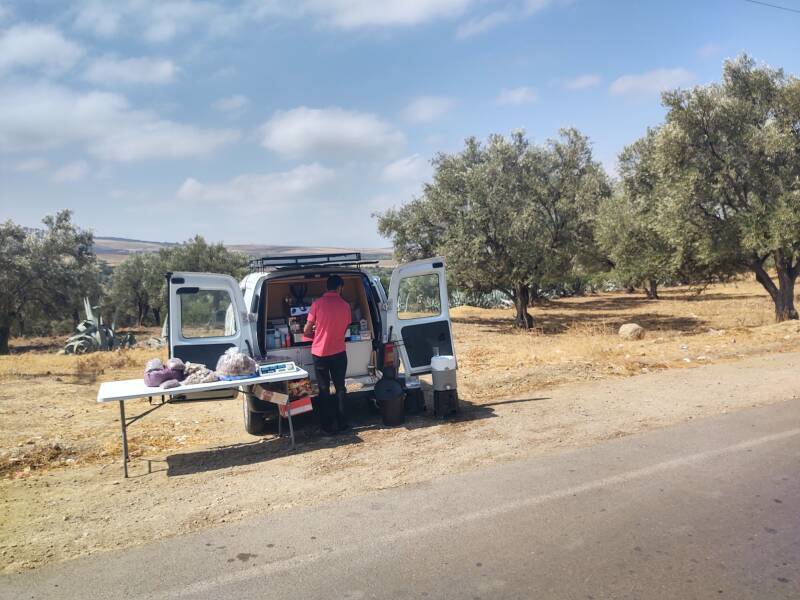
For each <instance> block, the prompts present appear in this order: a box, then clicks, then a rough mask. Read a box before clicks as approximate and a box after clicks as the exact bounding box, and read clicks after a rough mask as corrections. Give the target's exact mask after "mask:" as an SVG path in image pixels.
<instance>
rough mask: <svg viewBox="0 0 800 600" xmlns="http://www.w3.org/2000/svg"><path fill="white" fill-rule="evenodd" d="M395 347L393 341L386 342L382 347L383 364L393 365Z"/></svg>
mask: <svg viewBox="0 0 800 600" xmlns="http://www.w3.org/2000/svg"><path fill="white" fill-rule="evenodd" d="M394 353H395V348H394V344H393V343H388V344H386V345H384V347H383V366H384V367H394Z"/></svg>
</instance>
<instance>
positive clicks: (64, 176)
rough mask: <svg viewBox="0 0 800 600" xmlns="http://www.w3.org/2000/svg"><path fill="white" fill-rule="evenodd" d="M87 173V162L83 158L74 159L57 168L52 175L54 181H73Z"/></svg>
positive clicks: (78, 179)
mask: <svg viewBox="0 0 800 600" xmlns="http://www.w3.org/2000/svg"><path fill="white" fill-rule="evenodd" d="M88 174H89V163H87V162H86V161H85V160H76V161H73V162H71V163H67V164H66V165H64V166H63V167H61V168H60V169H57V170H56V171H55V172H54V173H53V175H52V177H51V178H50V179H52V180H53V181H55V182H56V183H74V182H76V181H80V180H81V179H83V178H84V177H86V176H87V175H88Z"/></svg>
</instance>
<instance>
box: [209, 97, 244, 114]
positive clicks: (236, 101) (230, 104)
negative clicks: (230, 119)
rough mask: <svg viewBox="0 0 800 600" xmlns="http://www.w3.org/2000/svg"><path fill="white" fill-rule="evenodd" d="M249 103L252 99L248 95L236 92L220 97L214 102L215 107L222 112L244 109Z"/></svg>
mask: <svg viewBox="0 0 800 600" xmlns="http://www.w3.org/2000/svg"><path fill="white" fill-rule="evenodd" d="M249 103H250V100H249V99H248V98H247V96H242V95H241V94H236V95H234V96H227V97H226V98H220V99H219V100H217V101H216V102H214V104H213V107H214V108H216V109H217V110H221V111H222V112H236V111H237V110H242V109H243V108H244V107H245V106H247V105H248V104H249Z"/></svg>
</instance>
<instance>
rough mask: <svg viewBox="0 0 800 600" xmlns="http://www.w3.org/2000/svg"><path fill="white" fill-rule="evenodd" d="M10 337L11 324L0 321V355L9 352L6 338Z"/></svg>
mask: <svg viewBox="0 0 800 600" xmlns="http://www.w3.org/2000/svg"><path fill="white" fill-rule="evenodd" d="M10 337H11V324H10V323H0V355H5V354H9V350H8V339H9V338H10Z"/></svg>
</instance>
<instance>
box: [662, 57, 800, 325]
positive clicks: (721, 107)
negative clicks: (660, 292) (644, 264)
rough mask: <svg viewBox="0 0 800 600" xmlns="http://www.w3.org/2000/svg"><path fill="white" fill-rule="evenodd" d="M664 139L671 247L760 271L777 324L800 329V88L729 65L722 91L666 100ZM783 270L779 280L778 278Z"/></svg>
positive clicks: (777, 73) (744, 60)
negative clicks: (799, 288)
mask: <svg viewBox="0 0 800 600" xmlns="http://www.w3.org/2000/svg"><path fill="white" fill-rule="evenodd" d="M663 101H664V105H665V106H666V108H667V109H668V113H667V116H666V122H665V125H664V127H663V128H662V132H661V134H660V136H659V140H658V143H659V154H660V156H661V160H663V165H662V168H663V169H664V173H665V174H666V175H667V176H668V177H670V178H671V180H672V183H671V186H670V188H671V193H670V194H669V195H668V196H667V197H666V198H665V204H666V208H667V210H670V211H672V214H673V218H672V219H671V221H672V225H673V226H672V229H671V232H670V235H671V238H672V239H671V241H672V242H674V243H676V244H681V243H683V242H684V241H685V240H686V238H687V236H689V237H691V238H693V240H694V241H693V242H692V243H693V244H694V247H695V248H696V249H697V250H698V253H700V254H705V255H707V256H708V255H713V257H712V260H711V261H710V262H714V263H716V264H718V265H727V267H728V268H730V269H737V270H740V271H745V270H751V271H752V272H753V273H754V274H755V277H756V279H757V280H758V282H759V283H760V284H761V285H762V286H763V287H764V288H765V289H766V290H767V292H768V293H769V295H770V297H771V298H772V301H773V303H774V306H775V318H776V320H777V321H784V320H786V319H797V318H798V313H797V309H796V308H795V305H794V287H795V281H796V280H797V276H798V274H800V79H798V78H796V77H793V76H786V75H785V74H784V72H783V71H782V70H780V69H772V68H769V67H766V66H757V65H756V64H755V62H754V61H753V60H752V59H751V58H750V57H748V56H746V55H743V56H740V57H739V58H737V59H736V60H731V61H727V62H726V63H725V65H724V68H723V76H722V82H721V83H714V84H710V85H705V86H698V87H695V88H693V89H691V90H684V91H675V92H669V93H666V94H665V95H664V98H663ZM770 267H772V268H774V270H775V273H776V278H773V277H772V276H771V275H770V273H769V269H770Z"/></svg>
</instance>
